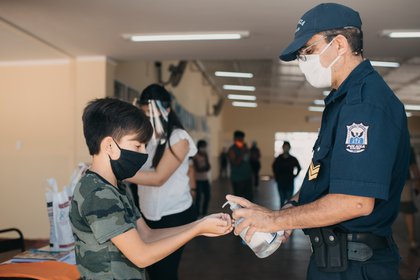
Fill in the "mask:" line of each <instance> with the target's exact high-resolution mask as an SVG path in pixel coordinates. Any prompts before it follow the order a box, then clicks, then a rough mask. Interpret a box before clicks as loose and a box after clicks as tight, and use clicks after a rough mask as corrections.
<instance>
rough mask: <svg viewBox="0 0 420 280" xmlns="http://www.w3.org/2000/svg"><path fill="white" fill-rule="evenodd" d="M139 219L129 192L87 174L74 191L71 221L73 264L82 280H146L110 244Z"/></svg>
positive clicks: (94, 174)
mask: <svg viewBox="0 0 420 280" xmlns="http://www.w3.org/2000/svg"><path fill="white" fill-rule="evenodd" d="M140 217H141V215H140V212H139V211H138V210H137V208H136V207H135V206H134V202H133V199H132V196H131V194H130V192H126V190H125V189H124V188H123V187H118V188H116V187H114V186H112V185H111V184H110V183H108V182H107V181H106V180H105V179H104V178H102V177H101V176H99V175H98V174H96V173H94V172H92V171H87V173H86V174H85V175H84V176H83V177H82V178H81V179H80V181H79V183H78V184H77V186H76V188H75V190H74V198H73V201H72V204H71V209H70V221H71V224H72V229H73V235H74V238H75V241H76V245H75V251H76V263H77V268H78V270H79V272H80V274H81V276H82V278H83V279H101V280H103V279H146V277H145V273H144V270H143V269H141V268H139V267H137V266H136V265H134V264H133V263H132V262H130V260H129V259H127V258H126V257H125V256H124V255H123V254H122V253H121V251H119V250H118V248H117V247H116V246H115V245H114V244H113V243H112V242H111V238H113V237H115V236H118V235H120V234H122V233H124V232H126V231H128V230H130V229H132V228H136V221H137V219H139V218H140Z"/></svg>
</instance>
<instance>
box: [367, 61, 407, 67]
mask: <svg viewBox="0 0 420 280" xmlns="http://www.w3.org/2000/svg"><path fill="white" fill-rule="evenodd" d="M370 64H372V66H376V67H390V68H397V67H400V64H399V63H398V62H391V61H375V60H371V61H370Z"/></svg>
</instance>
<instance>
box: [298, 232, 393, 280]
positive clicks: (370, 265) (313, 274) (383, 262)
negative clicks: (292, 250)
mask: <svg viewBox="0 0 420 280" xmlns="http://www.w3.org/2000/svg"><path fill="white" fill-rule="evenodd" d="M388 242H389V244H390V247H389V248H386V249H380V250H374V254H373V256H372V258H370V259H369V260H367V261H365V262H359V261H351V260H349V266H348V269H347V270H346V271H344V272H321V271H319V270H318V268H317V267H316V265H315V258H314V256H313V255H312V256H311V259H310V262H309V267H308V273H307V278H306V279H308V280H353V279H357V280H397V279H400V274H399V264H400V255H399V253H398V247H397V245H396V244H395V242H394V241H393V240H392V238H391V237H390V238H389V241H388Z"/></svg>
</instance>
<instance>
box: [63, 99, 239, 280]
mask: <svg viewBox="0 0 420 280" xmlns="http://www.w3.org/2000/svg"><path fill="white" fill-rule="evenodd" d="M82 119H83V132H84V136H85V140H86V144H87V146H88V149H89V154H90V155H91V156H92V164H91V167H90V168H89V170H88V171H87V172H86V173H85V175H83V177H82V178H81V179H80V181H79V182H78V183H77V185H76V187H75V190H74V196H73V200H72V202H71V207H70V212H69V218H70V222H71V226H72V230H73V235H74V238H75V254H76V264H77V268H78V270H79V272H80V276H81V278H82V279H98V280H102V279H146V277H145V276H146V275H145V271H144V267H147V266H149V265H151V264H153V263H155V262H157V261H159V260H160V259H162V258H164V257H165V256H167V255H169V254H171V253H172V252H174V251H175V250H177V249H178V248H180V247H181V246H182V245H184V244H185V243H186V242H188V241H189V240H191V239H192V238H194V237H195V236H198V235H205V236H219V235H223V234H227V233H229V231H230V230H231V229H232V227H231V225H230V224H231V222H230V217H229V216H228V215H226V214H216V215H212V216H208V217H206V218H203V219H202V220H200V221H196V222H193V223H190V224H187V225H184V226H180V227H173V228H167V229H159V230H152V229H150V228H149V226H147V224H146V223H145V222H144V219H143V218H142V216H141V214H140V212H139V211H138V209H137V208H136V207H135V205H134V201H133V198H132V196H131V192H130V191H127V188H124V185H123V184H122V182H121V181H122V180H124V179H126V178H129V177H131V176H133V175H134V174H135V173H136V172H137V171H138V170H139V169H140V168H141V166H142V165H143V164H144V163H145V161H146V160H147V158H148V155H147V154H146V153H145V151H146V149H145V146H146V143H147V142H148V141H149V139H150V137H151V136H152V133H153V129H152V126H151V125H150V123H149V121H148V119H147V118H146V116H145V115H144V114H143V113H142V112H141V111H140V110H139V109H138V108H136V107H135V106H133V105H131V104H129V103H126V102H123V101H121V100H118V99H113V98H103V99H96V100H93V101H91V102H90V103H89V104H88V105H87V106H86V108H85V109H84V112H83V117H82Z"/></svg>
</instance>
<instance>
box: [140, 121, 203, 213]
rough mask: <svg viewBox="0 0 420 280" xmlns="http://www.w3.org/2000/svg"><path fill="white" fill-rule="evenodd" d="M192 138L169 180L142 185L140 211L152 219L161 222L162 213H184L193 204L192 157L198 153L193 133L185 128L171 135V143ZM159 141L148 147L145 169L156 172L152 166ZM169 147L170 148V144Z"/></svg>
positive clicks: (143, 169)
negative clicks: (190, 173)
mask: <svg viewBox="0 0 420 280" xmlns="http://www.w3.org/2000/svg"><path fill="white" fill-rule="evenodd" d="M184 139H186V140H188V144H189V151H188V154H187V155H186V156H185V158H184V159H183V161H182V163H181V165H180V166H178V168H177V169H176V170H175V172H174V173H173V174H172V175H171V176H170V177H169V179H168V180H167V181H166V182H165V183H164V184H163V185H162V186H160V187H156V186H141V185H139V186H138V187H139V188H138V194H139V201H140V210H141V212H142V214H143V215H144V216H145V217H146V218H147V219H148V220H151V221H159V220H160V219H161V218H162V216H167V215H171V214H176V213H181V212H182V211H185V210H187V209H188V208H190V207H191V205H192V201H193V200H192V197H191V193H190V184H189V180H190V179H189V177H188V167H189V160H188V159H189V157H192V156H194V155H195V154H196V153H197V148H196V146H195V144H194V141H193V140H192V138H191V136H190V135H188V133H187V132H186V131H185V130H183V129H175V130H174V131H172V134H171V137H170V143H171V146H173V145H175V144H176V143H178V142H179V141H181V140H184ZM156 146H157V143H153V141H150V142H149V143H148V145H147V147H146V151H147V153H148V154H149V157H148V159H147V161H146V163H145V164H144V165H143V167H142V168H141V169H140V170H141V171H154V168H153V167H152V161H153V157H154V155H155V151H156ZM166 149H169V147H168V144H166Z"/></svg>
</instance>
